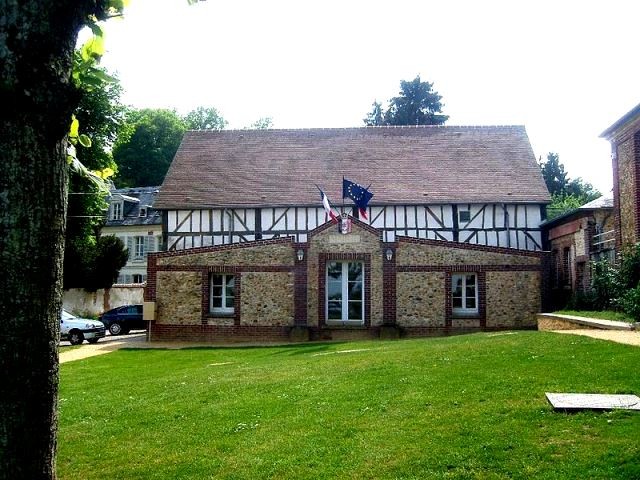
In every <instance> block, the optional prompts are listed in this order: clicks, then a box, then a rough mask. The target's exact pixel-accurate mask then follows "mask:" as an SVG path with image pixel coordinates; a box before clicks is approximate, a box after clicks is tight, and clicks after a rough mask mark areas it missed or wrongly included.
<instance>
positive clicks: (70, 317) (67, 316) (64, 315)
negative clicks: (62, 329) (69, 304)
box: [60, 310, 76, 320]
mask: <svg viewBox="0 0 640 480" xmlns="http://www.w3.org/2000/svg"><path fill="white" fill-rule="evenodd" d="M74 318H76V317H74V316H73V315H71V314H70V313H69V312H67V311H66V310H62V314H61V315H60V319H61V320H73V319H74Z"/></svg>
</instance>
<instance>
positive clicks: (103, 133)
mask: <svg viewBox="0 0 640 480" xmlns="http://www.w3.org/2000/svg"><path fill="white" fill-rule="evenodd" d="M100 71H101V72H103V73H104V74H105V75H108V74H107V73H106V71H104V70H102V69H101V70H100ZM121 92H122V88H121V86H120V83H119V82H118V81H117V80H115V81H113V82H102V83H99V84H97V85H86V84H85V85H82V86H81V97H80V104H79V106H78V108H77V109H76V112H75V116H76V118H77V119H78V120H79V122H80V125H82V130H83V132H84V133H86V134H88V135H89V136H90V137H91V146H90V147H88V148H82V149H81V150H80V151H79V153H78V156H79V157H80V158H81V160H82V163H83V164H84V165H85V166H86V167H87V168H89V169H92V170H102V169H105V168H111V169H112V170H115V169H117V167H116V165H115V163H114V161H113V158H112V156H111V152H110V147H111V145H112V144H113V142H114V141H115V139H116V136H117V133H118V131H119V130H120V128H121V126H122V122H123V120H124V113H125V109H124V106H123V105H122V104H121V103H120V94H121ZM107 207H108V203H107V202H106V199H105V192H104V191H102V190H101V189H100V188H98V187H97V186H96V184H95V183H94V182H92V181H91V180H89V179H88V178H87V177H86V176H85V175H83V174H81V173H79V172H71V175H70V181H69V202H68V214H67V232H66V235H65V255H64V274H63V278H64V282H63V287H64V289H69V288H86V289H88V290H96V289H97V288H100V287H94V286H93V285H92V283H91V281H90V280H91V278H93V277H94V276H95V275H97V274H98V273H97V272H94V271H93V269H95V268H96V263H95V258H96V255H97V254H98V252H97V251H96V249H97V246H98V236H99V234H100V229H101V228H102V225H103V224H104V212H105V209H106V208H107ZM121 267H122V266H119V267H118V269H120V268H121ZM114 273H115V274H116V275H117V271H116V272H113V271H110V272H106V273H105V274H106V275H107V276H112V275H113V274H114ZM109 286H111V285H109Z"/></svg>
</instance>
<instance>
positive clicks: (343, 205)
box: [340, 175, 344, 213]
mask: <svg viewBox="0 0 640 480" xmlns="http://www.w3.org/2000/svg"><path fill="white" fill-rule="evenodd" d="M340 213H344V175H342V211H341V212H340Z"/></svg>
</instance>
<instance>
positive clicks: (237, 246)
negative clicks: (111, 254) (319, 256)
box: [147, 237, 294, 259]
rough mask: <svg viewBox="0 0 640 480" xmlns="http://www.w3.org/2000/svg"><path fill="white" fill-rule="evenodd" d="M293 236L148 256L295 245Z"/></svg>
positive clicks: (159, 256)
mask: <svg viewBox="0 0 640 480" xmlns="http://www.w3.org/2000/svg"><path fill="white" fill-rule="evenodd" d="M293 240H294V238H293V237H282V238H272V239H269V240H252V241H250V242H243V243H229V244H225V245H212V246H209V247H194V248H187V249H184V250H171V251H166V252H154V253H149V254H148V257H147V258H149V259H150V258H167V257H181V256H184V255H194V254H198V253H212V252H224V251H227V250H238V249H243V248H254V247H262V246H265V245H277V244H290V245H292V246H293Z"/></svg>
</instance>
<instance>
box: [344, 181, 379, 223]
mask: <svg viewBox="0 0 640 480" xmlns="http://www.w3.org/2000/svg"><path fill="white" fill-rule="evenodd" d="M371 197H373V193H371V192H370V191H369V190H367V189H366V188H364V187H363V186H362V185H358V184H357V183H354V182H352V181H350V180H347V179H346V178H344V177H342V198H350V199H351V200H353V203H355V204H356V206H357V207H358V209H359V210H360V215H362V216H363V217H364V218H367V206H368V205H369V201H370V200H371Z"/></svg>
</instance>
